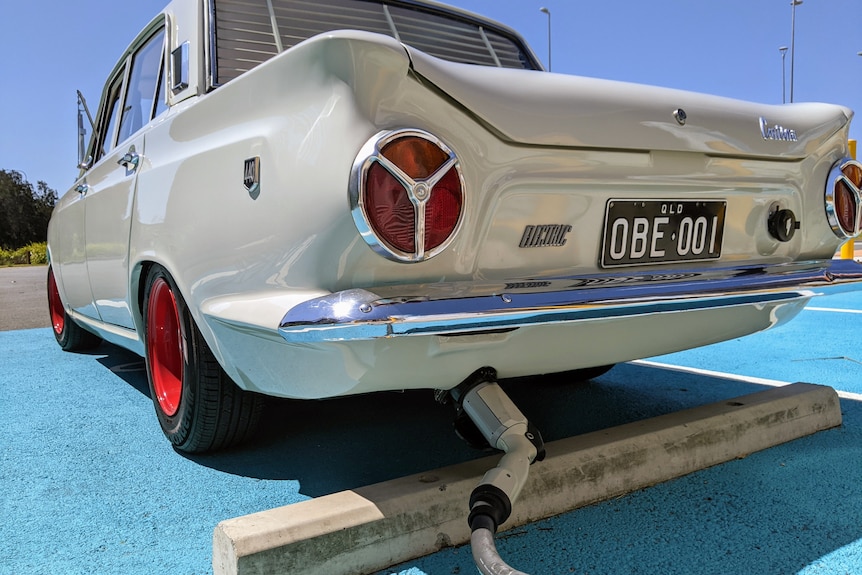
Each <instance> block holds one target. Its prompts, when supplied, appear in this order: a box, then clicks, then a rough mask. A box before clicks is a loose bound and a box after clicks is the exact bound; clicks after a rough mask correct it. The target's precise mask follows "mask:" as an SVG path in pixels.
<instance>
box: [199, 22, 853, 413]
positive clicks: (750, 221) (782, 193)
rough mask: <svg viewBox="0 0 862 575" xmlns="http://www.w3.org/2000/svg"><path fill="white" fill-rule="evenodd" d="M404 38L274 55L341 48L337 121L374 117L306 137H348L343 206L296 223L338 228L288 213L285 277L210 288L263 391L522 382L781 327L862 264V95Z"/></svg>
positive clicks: (331, 190) (335, 161) (341, 161)
mask: <svg viewBox="0 0 862 575" xmlns="http://www.w3.org/2000/svg"><path fill="white" fill-rule="evenodd" d="M425 9H428V10H430V8H427V7H426V8H425ZM488 26H489V29H490V28H493V24H492V23H488ZM403 49H404V50H406V60H405V61H404V64H405V66H406V67H405V69H404V71H403V72H401V73H400V74H401V75H400V76H397V77H394V76H393V75H392V68H391V67H390V68H388V69H387V68H385V67H381V68H375V65H374V63H375V62H385V61H386V60H387V58H389V57H390V56H391V55H392V54H395V53H397V52H398V47H397V46H396V45H395V44H394V43H393V42H391V41H390V42H384V41H382V40H380V39H378V38H376V37H375V36H373V35H364V34H362V33H358V32H333V33H331V34H327V35H326V36H325V37H316V38H314V39H312V40H310V41H309V42H307V43H305V44H301V45H298V46H297V47H296V48H295V49H294V50H293V51H288V52H289V53H285V54H283V55H282V56H281V57H280V59H275V60H274V61H273V62H272V66H270V68H269V70H270V72H273V71H274V70H275V69H277V66H280V65H281V64H278V63H276V61H281V62H282V63H285V65H286V63H287V62H288V60H289V59H290V58H297V59H298V58H302V57H308V61H310V62H321V66H322V67H325V68H327V70H326V72H325V73H326V74H331V75H332V76H333V77H337V78H338V82H339V83H341V82H343V84H345V85H348V86H349V92H350V97H349V98H348V99H347V100H345V99H344V98H343V96H344V94H343V93H342V92H338V97H337V98H333V99H332V101H333V102H334V105H333V107H332V108H330V109H327V115H326V116H323V115H321V116H320V119H321V120H325V121H327V122H331V121H332V119H333V118H337V117H339V114H347V115H348V116H353V118H352V119H348V120H344V119H343V118H342V119H341V121H340V122H339V124H338V125H339V126H341V127H345V126H347V127H349V129H344V130H342V131H341V132H340V133H339V135H338V142H337V144H336V143H335V141H334V139H333V137H334V134H333V133H332V131H331V130H329V131H327V130H326V128H325V127H322V126H325V122H324V121H319V122H316V123H314V124H313V125H312V128H311V130H310V131H309V133H308V134H307V135H306V138H305V142H329V149H328V158H329V160H330V163H329V164H328V165H330V166H331V170H332V174H331V175H329V176H327V177H323V176H320V177H319V178H320V179H322V180H325V181H326V185H324V186H323V187H321V189H320V190H315V191H314V192H315V193H319V194H321V195H320V197H321V203H326V205H327V210H325V211H323V212H313V211H309V212H307V213H305V214H304V216H303V221H302V224H300V225H299V226H297V227H298V228H309V227H310V228H314V229H316V230H319V233H315V234H313V235H307V234H305V235H303V237H301V238H300V237H298V236H297V237H295V238H293V239H291V236H290V232H289V231H287V230H285V231H284V232H282V233H283V236H282V237H283V240H284V242H285V243H286V244H287V245H285V247H284V249H285V252H286V253H287V252H290V253H293V254H294V256H291V258H292V259H291V260H290V261H289V262H286V265H285V266H283V267H282V271H283V273H282V275H278V276H277V278H276V279H275V280H274V281H273V280H268V281H267V282H266V283H267V284H268V285H269V286H272V285H273V284H276V286H277V287H276V288H274V289H272V290H271V291H266V290H269V289H270V287H267V288H266V289H265V290H261V291H259V292H258V293H256V294H253V296H250V297H249V298H248V299H247V300H246V301H241V297H240V298H238V297H236V296H234V295H228V296H225V297H213V298H208V299H206V300H205V301H203V302H202V310H203V314H204V316H205V317H206V318H207V320H206V321H207V323H208V324H209V326H210V329H212V332H213V334H214V337H216V338H217V339H218V340H219V342H220V345H218V346H214V347H218V349H219V350H220V352H221V353H224V354H226V355H228V354H229V355H230V358H229V360H228V361H226V362H224V363H225V364H226V369H228V371H229V373H231V375H232V377H234V379H235V380H236V381H237V382H238V383H240V384H241V385H242V386H243V387H246V388H249V389H254V390H256V391H261V392H264V393H268V394H272V395H284V396H288V397H326V396H333V395H344V394H349V393H360V392H368V391H376V390H383V389H403V388H417V387H437V388H447V387H452V386H454V385H457V383H458V382H459V381H460V380H461V379H463V377H466V376H467V375H468V374H470V373H472V372H473V371H474V370H475V369H477V368H479V367H481V366H483V365H491V366H494V367H495V368H496V369H497V371H498V373H499V374H500V376H501V377H509V376H519V375H526V374H531V373H541V372H552V371H561V370H566V369H577V368H585V367H591V366H596V365H604V364H609V363H616V362H620V361H626V360H630V359H635V358H640V357H647V356H650V355H654V354H659V353H667V352H671V351H676V350H680V349H685V348H688V347H694V346H699V345H704V344H708V343H713V342H717V341H722V340H726V339H730V338H734V337H739V336H741V335H745V334H748V333H752V332H755V331H758V330H762V329H766V328H769V327H772V326H774V325H777V324H779V323H781V322H782V321H785V320H787V319H789V318H791V317H793V316H794V315H795V314H796V313H798V312H799V311H800V310H801V309H802V308H803V307H804V305H805V304H806V303H807V301H808V300H809V299H810V298H811V297H813V296H814V295H817V294H820V293H826V292H827V291H830V290H836V289H845V288H846V289H850V288H852V287H853V286H855V285H856V282H858V281H859V280H860V279H862V274H860V270H859V269H858V267H859V266H855V265H853V264H852V262H845V263H840V262H839V263H836V262H833V260H832V257H833V255H834V253H835V251H836V249H837V248H838V247H839V246H840V245H841V244H842V243H843V242H845V241H847V240H848V239H852V238H854V237H856V236H857V235H858V234H859V231H860V214H862V210H860V201H862V200H860V193H859V189H860V187H862V169H860V167H859V164H857V163H855V162H854V161H853V160H851V159H849V158H848V149H847V136H848V127H849V121H850V118H851V116H852V113H851V112H850V111H849V110H848V109H846V108H843V107H840V106H832V105H823V104H796V105H789V106H768V105H757V104H751V103H747V102H740V101H736V100H731V99H726V98H717V97H712V96H706V95H700V94H693V93H688V92H682V91H676V90H667V89H661V88H653V87H645V86H637V85H631V84H625V83H619V82H610V81H604V80H593V79H586V78H578V77H569V76H562V75H557V74H548V73H543V72H539V71H535V70H513V69H507V68H503V67H499V66H475V65H471V64H469V63H459V62H451V61H446V60H443V59H439V58H436V57H434V56H429V55H427V54H425V53H424V52H423V51H421V50H418V49H416V48H414V47H410V46H406V47H405V48H403ZM339 53H340V54H341V56H344V55H345V54H348V53H349V54H352V56H350V57H347V58H344V57H341V56H339V57H338V58H336V57H335V56H334V55H335V54H339ZM383 53H387V54H388V55H387V56H386V57H383V56H382V54H383ZM312 56H314V57H312ZM345 62H352V65H344V63H345ZM334 63H335V65H334ZM339 63H340V64H339ZM359 63H361V64H362V65H361V66H360V65H359ZM267 65H268V66H269V64H267ZM254 74H259V72H258V71H255V73H254ZM316 80H319V78H317V77H316ZM240 81H242V79H240ZM322 84H326V82H323V83H322ZM327 85H328V84H327ZM339 85H341V84H339ZM348 100H349V101H348ZM351 149H352V150H354V151H353V152H350V151H349V150H351ZM303 151H307V150H305V149H303ZM303 159H307V158H303ZM263 161H264V163H265V165H272V163H273V162H272V161H269V160H268V159H267V158H264V160H263ZM290 161H294V162H295V160H293V159H292V160H290ZM282 169H283V166H282ZM288 187H289V186H288ZM323 188H326V189H325V190H324V189H323ZM333 194H335V196H337V195H338V194H343V196H341V197H343V199H344V202H343V204H342V206H343V214H344V216H343V217H342V216H337V217H335V218H333V216H332V213H331V207H332V206H333V205H334V204H333V203H332V198H333V197H335V196H333ZM323 198H325V200H324V199H323ZM324 212H325V213H324ZM333 222H335V223H337V225H335V224H334V223H333ZM302 262H305V264H303V263H302ZM308 262H314V266H312V265H310V264H308ZM288 264H289V265H288ZM312 267H313V268H314V272H312V273H308V274H303V275H301V276H300V277H297V276H296V275H293V276H289V275H285V274H290V273H291V270H297V269H305V270H310V269H312ZM249 269H250V270H251V268H249ZM245 275H246V277H250V276H251V275H253V274H252V273H251V272H250V273H247V274H245ZM262 283H263V282H262ZM310 286H314V287H310ZM264 307H265V308H266V310H267V311H266V314H265V315H266V317H264V314H262V313H261V312H260V311H259V310H260V309H263V308H264ZM252 308H254V310H255V311H254V313H251V314H248V313H245V311H246V310H250V309H252ZM278 309H281V310H282V312H283V313H282V314H279V315H282V317H281V318H280V320H278V322H277V323H278V327H277V330H276V332H277V335H278V336H279V337H277V338H274V337H273V335H274V334H273V333H272V332H271V331H269V330H271V328H270V327H269V325H270V322H271V321H272V320H271V317H272V315H273V314H275V313H276V310H278ZM251 316H255V317H258V318H260V319H258V320H255V321H250V320H249V319H248V318H249V317H251ZM249 333H256V334H258V335H259V340H258V341H257V342H256V344H255V345H254V346H252V347H254V352H255V353H251V351H252V348H251V347H249V344H248V338H247V337H245V336H247V335H248V334H249ZM257 354H264V355H266V357H267V358H268V359H267V361H266V362H259V361H256V360H254V359H253V358H254V357H255V355H257ZM243 358H246V359H243ZM247 358H252V359H250V360H249V359H247Z"/></svg>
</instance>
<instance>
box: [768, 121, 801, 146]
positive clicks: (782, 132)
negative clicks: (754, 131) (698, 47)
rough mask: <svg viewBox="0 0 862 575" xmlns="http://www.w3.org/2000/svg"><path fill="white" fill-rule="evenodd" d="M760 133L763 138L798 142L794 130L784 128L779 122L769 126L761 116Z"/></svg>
mask: <svg viewBox="0 0 862 575" xmlns="http://www.w3.org/2000/svg"><path fill="white" fill-rule="evenodd" d="M760 134H761V135H762V136H763V139H764V140H780V141H784V142H798V141H799V138H798V137H797V135H796V130H791V129H789V128H785V127H784V126H782V125H780V124H775V125H774V126H770V125H769V122H767V121H766V118H764V117H763V116H761V117H760Z"/></svg>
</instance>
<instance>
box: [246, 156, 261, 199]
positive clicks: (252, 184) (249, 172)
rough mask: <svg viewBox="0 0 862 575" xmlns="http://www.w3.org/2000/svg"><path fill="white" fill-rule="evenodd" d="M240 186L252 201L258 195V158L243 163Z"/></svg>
mask: <svg viewBox="0 0 862 575" xmlns="http://www.w3.org/2000/svg"><path fill="white" fill-rule="evenodd" d="M242 185H243V186H245V189H246V191H248V193H249V195H250V196H251V197H252V198H253V199H257V197H258V196H259V195H260V156H255V157H253V158H249V159H247V160H246V161H245V166H244V168H243V178H242Z"/></svg>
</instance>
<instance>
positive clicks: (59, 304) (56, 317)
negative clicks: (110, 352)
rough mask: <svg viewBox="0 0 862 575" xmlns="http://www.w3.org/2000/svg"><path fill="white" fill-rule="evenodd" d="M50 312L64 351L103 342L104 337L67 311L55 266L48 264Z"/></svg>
mask: <svg viewBox="0 0 862 575" xmlns="http://www.w3.org/2000/svg"><path fill="white" fill-rule="evenodd" d="M47 283H48V314H49V316H50V319H51V329H52V331H53V332H54V338H55V339H56V340H57V343H58V344H60V348H62V349H63V351H83V350H86V349H93V348H94V347H98V346H99V344H101V343H102V338H100V337H99V336H97V335H96V334H94V333H91V332H89V331H87V330H86V329H84V328H82V327H81V326H80V325H78V324H77V323H75V320H73V319H72V318H71V317H69V314H67V313H66V306H64V305H63V301H62V300H61V299H60V290H58V289H57V280H56V279H54V268H53V267H51V266H48V281H47Z"/></svg>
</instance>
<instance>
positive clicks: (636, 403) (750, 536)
mask: <svg viewBox="0 0 862 575" xmlns="http://www.w3.org/2000/svg"><path fill="white" fill-rule="evenodd" d="M836 310H837V311H836ZM857 310H862V296H860V295H852V296H849V295H848V296H832V297H829V298H821V299H817V300H815V302H814V303H813V304H812V306H811V309H807V310H805V311H803V312H802V313H801V315H800V316H799V317H798V318H796V319H795V320H794V321H793V322H791V323H790V324H788V325H785V326H781V327H779V328H776V329H775V330H771V331H768V332H764V333H762V334H757V335H754V336H750V337H747V338H743V339H740V340H735V341H730V342H726V343H723V344H719V345H715V346H710V347H707V348H703V349H699V350H692V351H687V352H682V353H678V354H671V355H667V356H662V357H658V358H651V360H650V362H643V363H633V364H625V365H619V366H617V367H615V368H614V369H613V370H611V371H610V372H609V373H607V374H606V375H604V376H602V377H600V378H597V379H596V380H594V381H592V382H587V383H573V382H571V381H568V380H565V379H564V378H554V377H549V378H543V379H538V380H536V379H533V380H526V381H513V382H506V388H507V392H508V393H509V394H510V395H511V397H512V398H513V399H514V400H515V402H516V403H517V404H518V405H519V406H520V407H521V409H522V410H523V411H524V413H525V414H527V415H528V416H529V417H530V419H531V420H532V421H534V422H535V424H536V425H537V426H539V428H540V429H541V430H542V432H543V434H544V436H545V439H546V440H548V441H553V440H554V439H559V438H562V437H567V436H570V435H574V434H578V433H584V432H587V431H593V430H595V429H600V428H603V427H607V426H611V425H618V424H622V423H627V422H630V421H635V420H639V419H643V418H647V417H652V416H655V415H660V414H663V413H668V412H672V411H676V410H679V409H684V408H687V407H693V406H697V405H702V404H705V403H710V402H713V401H718V400H721V399H725V398H730V397H735V396H738V395H743V394H747V393H752V392H755V391H759V390H761V389H763V388H764V384H766V383H769V382H768V381H763V380H776V381H784V382H794V381H808V382H812V383H820V384H827V385H831V386H833V387H835V388H836V389H838V390H841V391H843V392H849V393H850V394H859V393H862V388H860V381H862V378H860V377H859V376H860V375H862V374H860V370H862V364H860V363H859V362H860V360H862V354H858V353H857V351H856V349H857V348H858V343H857V341H854V338H853V337H852V334H853V333H854V331H858V327H859V325H860V319H862V318H860V316H859V314H858V313H856V311H857ZM857 339H858V338H857ZM0 349H2V350H3V351H2V356H0V365H2V368H1V369H0V410H2V414H3V416H2V418H0V434H2V438H3V439H2V443H0V445H2V449H0V482H2V485H3V489H2V491H0V516H2V517H3V521H2V522H0V538H2V540H3V541H4V542H5V543H6V545H5V547H6V549H5V551H4V553H3V554H2V556H0V573H2V574H16V575H17V574H31V573H128V574H150V573H154V572H171V573H209V572H211V571H212V569H211V563H210V562H211V551H212V541H211V537H212V530H213V528H214V527H215V525H216V524H217V523H218V522H219V521H221V520H223V519H227V518H230V517H235V516H239V515H244V514H247V513H252V512H255V511H260V510H263V509H269V508H272V507H277V506H282V505H286V504H289V503H292V502H296V501H300V500H303V499H307V498H311V497H317V496H320V495H324V494H328V493H333V492H336V491H340V490H344V489H351V488H355V487H358V486H362V485H367V484H371V483H376V482H379V481H384V480H387V479H391V478H394V477H400V476H403V475H407V474H410V473H418V472H421V471H424V470H429V469H434V468H437V467H441V466H444V465H450V464H453V463H458V462H461V461H465V460H467V459H470V458H475V457H479V456H482V455H485V454H484V453H482V452H476V451H474V450H472V449H470V448H469V447H467V446H466V445H465V444H463V443H462V442H461V441H460V440H459V439H458V438H457V437H456V436H455V434H454V433H453V432H452V427H451V413H450V412H449V408H447V407H443V406H439V405H437V404H435V403H433V401H431V399H430V392H408V393H401V394H397V393H393V394H375V395H369V396H364V397H357V398H349V399H342V400H332V401H317V402H291V401H284V402H275V403H274V404H273V405H271V406H270V408H269V411H268V417H267V419H266V424H265V425H264V427H263V429H262V431H261V433H260V435H259V436H258V438H257V440H256V441H255V442H254V443H252V444H250V445H246V446H244V447H242V448H238V449H234V450H231V451H227V452H224V453H219V454H216V455H209V456H200V457H193V458H192V457H188V456H183V455H180V454H178V453H177V452H175V451H173V450H172V449H171V448H170V446H169V445H168V443H167V442H166V441H165V440H164V438H163V437H162V435H161V432H160V431H159V428H158V426H157V424H156V421H155V415H154V413H153V410H152V406H151V404H150V399H149V397H148V395H147V394H148V392H147V385H146V378H145V375H144V372H143V363H142V361H141V360H140V358H138V357H137V356H135V355H133V354H129V353H128V352H125V351H123V350H120V349H118V348H115V347H113V346H110V345H103V346H101V347H100V348H98V349H96V350H94V352H92V353H90V354H80V355H78V354H67V353H63V352H61V351H60V350H59V349H58V348H57V346H56V344H55V342H54V341H53V337H52V335H51V333H50V330H48V329H32V330H21V331H11V332H0ZM842 411H843V415H844V425H843V426H842V427H841V428H839V429H835V430H831V431H827V432H822V433H819V434H817V435H815V436H811V437H807V438H804V439H802V440H798V441H794V442H792V443H790V444H786V445H783V446H780V447H776V448H773V449H770V450H768V451H765V452H761V453H756V454H752V455H750V456H748V457H746V458H744V459H740V460H736V461H733V462H730V463H727V464H724V465H720V466H717V467H714V468H711V469H707V470H704V471H701V472H698V473H695V474H692V475H690V476H687V477H684V478H682V479H679V480H675V481H671V482H668V483H665V484H662V485H658V486H655V487H652V488H650V489H646V490H643V491H639V492H636V493H633V494H630V495H628V496H625V497H622V498H619V499H615V500H613V501H608V502H604V503H600V504H597V505H593V506H590V507H587V508H583V509H579V510H575V511H573V512H570V513H567V514H564V515H561V516H558V517H555V518H552V519H549V520H546V521H541V522H537V523H534V524H531V525H529V526H527V527H525V528H517V529H514V530H510V531H506V532H503V533H501V534H500V536H499V537H498V547H499V550H500V553H501V555H502V556H503V557H504V558H505V559H507V560H508V561H509V562H510V564H512V565H513V566H515V567H517V568H519V569H521V570H523V571H525V572H527V573H533V574H534V575H535V574H541V573H584V574H586V573H589V574H598V573H608V574H610V573H614V574H619V573H668V574H670V573H679V574H683V573H686V574H690V573H802V574H806V575H808V574H814V573H817V574H823V573H827V574H832V573H834V574H839V573H841V574H843V573H858V572H862V494H860V489H859V485H860V479H862V404H860V402H859V401H858V400H857V399H855V396H853V395H847V394H845V396H844V398H843V399H842ZM538 465H541V464H540V463H539V464H538ZM466 507H467V502H465V515H466ZM465 520H466V519H465ZM472 572H475V567H474V566H473V564H472V559H471V557H470V550H469V547H463V548H454V549H444V550H442V551H440V552H438V553H436V554H433V555H430V556H427V557H423V558H420V559H417V560H414V561H411V562H409V563H407V564H404V565H400V566H395V567H393V568H392V569H389V570H386V571H384V572H382V573H386V574H390V573H398V574H409V575H420V574H425V575H436V574H451V573H472Z"/></svg>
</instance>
